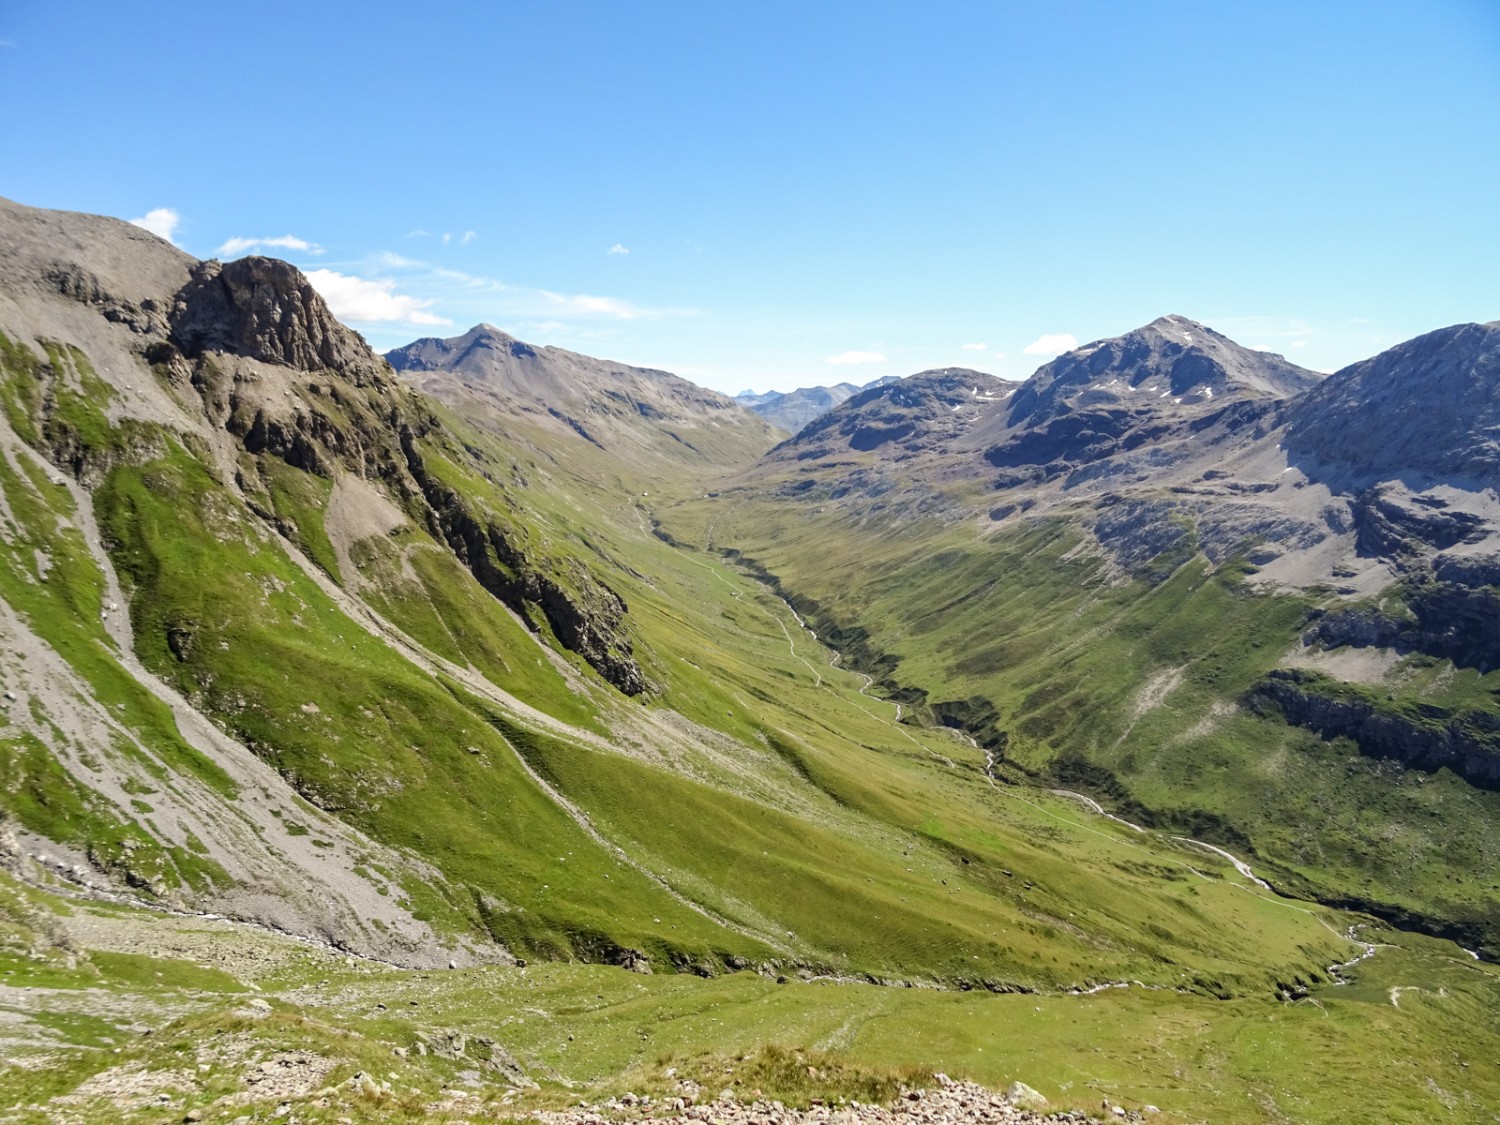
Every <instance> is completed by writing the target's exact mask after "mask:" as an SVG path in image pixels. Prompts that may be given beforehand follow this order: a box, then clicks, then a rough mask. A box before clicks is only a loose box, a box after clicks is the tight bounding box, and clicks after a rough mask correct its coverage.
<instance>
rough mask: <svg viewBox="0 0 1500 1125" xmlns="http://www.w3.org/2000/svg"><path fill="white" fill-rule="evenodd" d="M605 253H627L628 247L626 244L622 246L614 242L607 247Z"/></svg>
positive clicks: (628, 251)
mask: <svg viewBox="0 0 1500 1125" xmlns="http://www.w3.org/2000/svg"><path fill="white" fill-rule="evenodd" d="M606 253H609V254H618V255H625V254H629V253H630V247H628V246H622V245H621V244H620V243H618V242H616V243H615V244H614V245H613V246H611V247H610V248H609V250H607V251H606Z"/></svg>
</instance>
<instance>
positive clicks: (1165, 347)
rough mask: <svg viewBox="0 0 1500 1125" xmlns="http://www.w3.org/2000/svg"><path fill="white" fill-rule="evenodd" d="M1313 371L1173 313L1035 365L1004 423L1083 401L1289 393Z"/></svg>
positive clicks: (1133, 402)
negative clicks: (1034, 370)
mask: <svg viewBox="0 0 1500 1125" xmlns="http://www.w3.org/2000/svg"><path fill="white" fill-rule="evenodd" d="M1320 378H1321V376H1319V375H1318V374H1317V373H1316V372H1314V371H1309V370H1307V369H1306V368H1303V367H1298V366H1297V365H1296V364H1295V363H1290V362H1288V361H1287V360H1285V359H1283V358H1282V357H1281V356H1279V355H1276V354H1274V353H1272V352H1259V351H1255V350H1253V349H1251V348H1246V347H1243V346H1241V345H1240V344H1237V343H1235V342H1234V341H1233V340H1231V339H1229V337H1227V336H1224V335H1222V334H1220V333H1218V332H1215V331H1214V330H1213V329H1212V328H1209V327H1208V326H1207V325H1203V324H1199V323H1198V322H1197V321H1195V320H1189V319H1188V318H1187V317H1185V316H1178V315H1176V314H1172V315H1169V316H1163V317H1158V318H1157V319H1156V320H1153V321H1152V322H1151V323H1150V324H1147V325H1144V326H1142V327H1140V328H1137V329H1135V330H1134V331H1132V332H1127V333H1125V334H1124V335H1123V336H1115V337H1113V338H1111V339H1107V340H1095V341H1094V342H1093V343H1090V344H1085V345H1083V347H1081V348H1075V349H1074V350H1073V351H1071V352H1068V353H1066V354H1065V355H1060V356H1058V357H1057V358H1056V359H1054V360H1053V361H1052V362H1051V363H1048V364H1045V365H1043V366H1042V367H1040V368H1038V369H1037V371H1036V373H1035V374H1034V375H1032V377H1031V379H1030V380H1029V381H1028V382H1027V384H1026V386H1025V387H1024V388H1023V389H1022V390H1021V391H1020V392H1019V393H1018V394H1017V395H1016V397H1015V401H1014V403H1013V404H1012V406H1011V411H1010V418H1009V423H1010V425H1012V426H1015V425H1020V424H1023V423H1027V422H1037V421H1041V420H1043V419H1046V418H1051V417H1056V416H1058V415H1060V414H1063V413H1067V412H1069V411H1072V410H1078V409H1083V408H1089V407H1111V406H1118V407H1123V408H1126V409H1131V410H1135V409H1138V408H1142V407H1148V406H1159V407H1161V406H1167V405H1171V406H1174V407H1179V406H1187V407H1197V406H1205V405H1213V404H1223V403H1224V402H1225V401H1227V400H1231V399H1279V398H1290V397H1291V396H1293V395H1295V394H1299V393H1301V392H1302V391H1305V390H1307V389H1308V388H1310V387H1313V386H1315V385H1317V383H1318V382H1319V380H1320Z"/></svg>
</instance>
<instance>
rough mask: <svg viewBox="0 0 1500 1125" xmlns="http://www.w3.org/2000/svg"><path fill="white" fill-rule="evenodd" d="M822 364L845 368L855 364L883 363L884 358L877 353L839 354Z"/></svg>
mask: <svg viewBox="0 0 1500 1125" xmlns="http://www.w3.org/2000/svg"><path fill="white" fill-rule="evenodd" d="M824 362H826V363H832V364H835V365H837V366H839V367H845V366H848V365H849V364H857V363H884V362H885V356H883V355H881V354H880V353H879V352H840V353H839V354H838V355H831V356H829V357H828V359H827V360H825V361H824Z"/></svg>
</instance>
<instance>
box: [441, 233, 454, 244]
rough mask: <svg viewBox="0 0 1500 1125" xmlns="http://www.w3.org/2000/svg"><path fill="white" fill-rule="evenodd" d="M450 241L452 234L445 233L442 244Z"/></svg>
mask: <svg viewBox="0 0 1500 1125" xmlns="http://www.w3.org/2000/svg"><path fill="white" fill-rule="evenodd" d="M452 241H453V236H452V235H451V234H445V235H443V245H444V246H447V245H448V243H450V242H452Z"/></svg>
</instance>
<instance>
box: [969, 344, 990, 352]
mask: <svg viewBox="0 0 1500 1125" xmlns="http://www.w3.org/2000/svg"><path fill="white" fill-rule="evenodd" d="M962 347H963V350H964V351H966V352H982V351H984V349H985V348H987V347H989V345H988V344H964V345H962Z"/></svg>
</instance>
